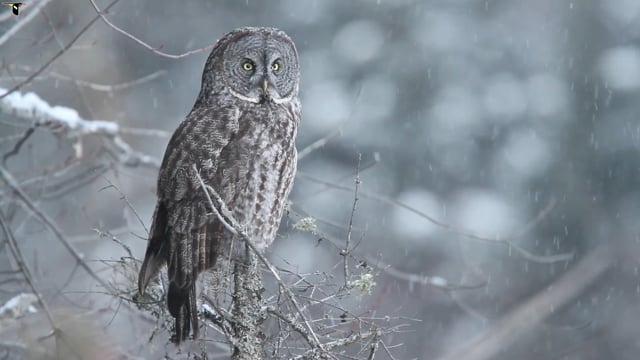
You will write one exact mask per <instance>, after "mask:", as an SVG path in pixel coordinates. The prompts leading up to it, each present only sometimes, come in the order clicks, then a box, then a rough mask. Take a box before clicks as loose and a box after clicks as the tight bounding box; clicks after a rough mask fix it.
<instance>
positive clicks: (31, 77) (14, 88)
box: [0, 0, 119, 100]
mask: <svg viewBox="0 0 640 360" xmlns="http://www.w3.org/2000/svg"><path fill="white" fill-rule="evenodd" d="M48 1H50V0H44V1H43V2H48ZM118 1H119V0H113V1H112V2H111V3H110V4H109V5H107V7H106V8H105V10H108V9H110V8H111V7H112V6H113V5H115V4H117V3H118ZM38 13H39V11H34V12H32V13H30V14H29V15H31V14H34V15H33V16H36V15H37V14H38ZM98 19H100V16H95V17H94V18H93V19H92V20H91V21H89V23H87V25H85V26H84V27H83V28H82V29H80V32H78V33H77V34H76V36H74V37H73V39H71V41H69V42H68V43H67V45H65V46H64V47H63V48H62V49H60V50H59V51H58V52H57V53H56V54H55V55H53V57H51V58H50V59H49V60H47V61H46V62H45V63H44V65H42V66H41V67H40V68H39V69H38V70H36V71H35V72H33V73H32V74H31V75H29V76H28V77H27V78H26V79H25V80H23V81H21V82H20V83H18V84H17V85H15V86H14V87H12V88H11V89H9V90H8V91H6V92H5V93H4V94H2V95H0V100H2V99H4V98H5V97H7V96H8V95H9V94H11V93H13V92H14V91H16V90H19V89H21V88H22V87H23V86H24V85H26V84H28V83H30V82H31V80H33V79H35V78H36V77H37V76H38V75H40V74H41V73H42V72H43V71H44V70H45V69H46V68H47V67H49V65H51V64H52V63H53V62H54V61H56V60H57V59H58V58H59V57H60V56H62V54H64V53H65V52H66V51H67V50H69V48H70V47H71V45H73V43H75V42H76V41H77V40H78V39H79V38H80V37H81V36H82V35H83V34H84V33H85V32H86V31H87V30H89V28H90V27H91V26H92V25H93V24H94V23H95V22H96V21H98ZM5 35H6V34H5ZM5 41H6V40H5ZM1 44H2V38H0V45H1Z"/></svg>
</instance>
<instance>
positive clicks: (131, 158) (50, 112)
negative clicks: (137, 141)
mask: <svg viewBox="0 0 640 360" xmlns="http://www.w3.org/2000/svg"><path fill="white" fill-rule="evenodd" d="M7 91H8V90H6V89H3V88H0V96H1V95H3V94H6V93H7ZM0 111H2V112H5V113H9V114H13V115H14V116H17V117H19V118H23V119H27V120H31V121H33V123H32V125H33V126H45V127H49V128H50V129H52V131H54V132H56V133H57V134H64V135H66V136H67V137H68V138H70V139H74V140H77V139H79V138H80V137H82V136H86V135H98V136H103V137H105V138H106V139H107V140H108V142H107V144H108V146H109V147H111V148H112V149H114V150H115V151H114V153H115V155H116V157H117V158H118V160H119V161H120V162H121V163H123V164H125V165H128V166H137V165H144V166H148V167H154V168H157V167H159V166H160V160H159V159H157V158H155V157H152V156H149V155H146V154H143V153H140V152H138V151H136V150H133V149H132V148H131V146H130V145H129V144H128V143H127V142H126V141H124V139H122V137H121V136H120V135H121V134H122V133H126V132H128V131H127V130H126V129H123V128H121V127H120V125H119V124H117V123H115V122H113V121H108V120H88V119H83V118H82V117H81V116H80V114H79V113H78V111H76V110H75V109H72V108H70V107H66V106H59V105H55V106H52V105H50V104H49V103H48V102H46V101H45V100H44V99H42V98H41V97H40V96H38V94H36V93H33V92H26V93H22V92H19V91H14V92H12V93H10V94H9V95H7V96H5V97H4V98H0ZM79 149H81V148H78V147H76V152H77V155H78V156H80V155H81V152H80V150H79Z"/></svg>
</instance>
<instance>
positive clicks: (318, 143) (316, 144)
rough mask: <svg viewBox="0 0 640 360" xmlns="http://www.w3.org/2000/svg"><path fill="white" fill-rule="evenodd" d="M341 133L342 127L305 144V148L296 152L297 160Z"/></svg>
mask: <svg viewBox="0 0 640 360" xmlns="http://www.w3.org/2000/svg"><path fill="white" fill-rule="evenodd" d="M340 135H342V129H338V130H336V131H333V132H331V133H329V134H328V135H327V136H325V137H323V138H320V139H318V140H316V141H314V142H312V143H311V144H310V145H309V146H307V147H306V148H304V149H302V150H300V151H299V152H298V161H300V160H302V159H303V158H305V157H307V156H308V155H309V154H311V153H312V152H314V151H316V150H318V149H320V148H321V147H323V146H325V145H326V144H327V143H328V142H329V140H331V139H333V138H335V137H337V136H340Z"/></svg>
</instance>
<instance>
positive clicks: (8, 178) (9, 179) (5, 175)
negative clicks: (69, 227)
mask: <svg viewBox="0 0 640 360" xmlns="http://www.w3.org/2000/svg"><path fill="white" fill-rule="evenodd" d="M0 178H2V180H4V182H5V183H6V185H7V186H8V187H9V188H10V189H11V190H12V192H13V193H14V194H15V195H16V196H17V197H18V198H19V199H20V201H21V202H22V203H23V204H24V205H25V207H26V208H27V209H29V211H30V212H31V213H32V214H33V215H35V217H37V218H38V219H40V221H41V222H42V223H44V224H45V225H46V226H47V227H48V228H49V230H50V231H51V233H53V235H54V236H55V237H56V238H57V239H58V241H59V242H60V243H61V244H62V245H63V246H64V248H65V249H66V250H67V251H68V252H69V254H71V255H72V256H73V258H74V259H75V260H76V262H77V264H78V265H80V267H82V269H84V271H86V272H87V274H89V276H91V277H92V278H93V279H94V280H96V281H97V282H98V284H100V285H101V286H102V287H104V288H105V289H111V286H109V284H107V283H106V282H105V281H104V280H102V278H100V277H99V276H98V274H96V273H95V272H94V271H93V270H92V269H91V268H90V267H89V266H88V265H87V263H86V262H85V261H84V259H83V258H82V255H80V254H79V253H78V251H77V250H76V249H75V248H74V247H73V245H71V244H70V243H69V241H68V240H67V239H66V238H65V237H64V235H63V234H62V231H61V230H60V229H59V228H58V225H57V224H56V223H55V222H54V221H53V220H52V219H51V218H50V217H49V216H48V215H47V214H45V213H43V212H42V211H41V210H40V209H38V207H37V206H36V205H35V204H34V202H33V200H31V198H30V197H29V196H28V195H27V194H26V193H25V192H24V191H23V190H22V189H21V188H20V186H19V185H18V182H17V181H16V180H15V178H14V177H13V175H11V173H9V172H8V171H7V170H6V169H5V168H4V167H3V166H0Z"/></svg>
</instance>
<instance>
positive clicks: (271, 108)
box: [218, 103, 299, 250]
mask: <svg viewBox="0 0 640 360" xmlns="http://www.w3.org/2000/svg"><path fill="white" fill-rule="evenodd" d="M298 120H299V115H298V114H296V112H295V109H294V108H293V107H292V106H291V105H290V104H273V103H269V104H260V105H255V106H250V107H249V109H248V110H247V111H246V112H245V113H244V114H243V115H241V117H240V119H239V129H238V133H237V134H236V136H235V138H234V139H233V141H231V142H230V145H229V146H228V147H227V148H226V149H225V150H224V151H223V154H221V155H222V156H221V158H222V159H225V162H226V163H220V164H219V166H218V179H219V183H220V184H222V192H223V193H222V194H221V196H222V198H223V199H224V201H225V202H226V203H227V207H228V208H229V209H230V210H231V212H232V214H233V216H234V219H235V220H236V221H237V222H238V223H239V224H240V225H242V226H243V227H244V228H245V231H246V232H247V234H249V236H250V237H251V240H252V241H253V243H254V245H255V246H256V247H257V248H259V249H261V250H263V249H264V248H266V247H267V246H269V245H270V244H271V243H272V242H273V240H274V238H275V235H276V232H277V230H278V227H279V225H280V220H281V218H282V215H283V212H284V208H285V205H286V199H287V197H288V196H289V192H290V191H291V187H292V185H293V178H294V176H295V171H296V158H297V155H296V148H295V137H296V132H297V125H298ZM224 152H226V154H224Z"/></svg>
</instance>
